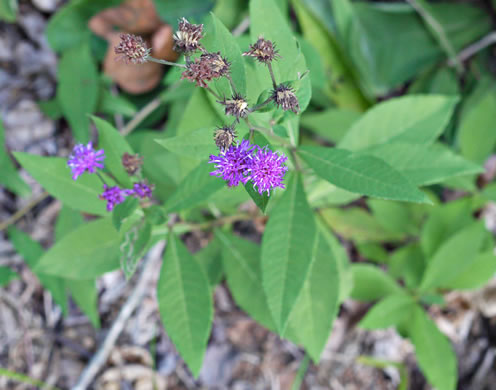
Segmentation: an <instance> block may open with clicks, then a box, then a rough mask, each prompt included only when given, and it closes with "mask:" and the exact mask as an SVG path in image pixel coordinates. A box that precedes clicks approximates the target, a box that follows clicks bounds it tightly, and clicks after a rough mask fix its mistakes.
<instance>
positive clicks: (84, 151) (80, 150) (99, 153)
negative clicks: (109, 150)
mask: <svg viewBox="0 0 496 390" xmlns="http://www.w3.org/2000/svg"><path fill="white" fill-rule="evenodd" d="M104 158H105V155H104V151H103V149H101V150H94V149H93V144H92V143H91V142H89V143H88V145H86V146H85V145H83V144H78V145H76V146H74V149H73V150H72V154H71V155H70V156H69V160H67V165H69V167H70V168H71V170H72V178H73V179H74V180H76V179H77V178H78V176H80V175H82V174H83V173H84V172H85V171H88V172H89V173H95V172H96V169H97V168H100V169H103V164H102V163H101V162H102V161H103V159H104Z"/></svg>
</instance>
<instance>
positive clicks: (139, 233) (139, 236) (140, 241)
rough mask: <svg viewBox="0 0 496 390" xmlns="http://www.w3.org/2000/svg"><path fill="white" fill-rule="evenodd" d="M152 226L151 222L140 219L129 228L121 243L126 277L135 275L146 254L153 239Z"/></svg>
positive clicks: (121, 254)
mask: <svg viewBox="0 0 496 390" xmlns="http://www.w3.org/2000/svg"><path fill="white" fill-rule="evenodd" d="M151 234H152V227H151V225H150V224H148V223H145V222H144V221H143V220H139V221H137V222H136V223H134V224H133V225H132V226H131V228H129V229H128V230H127V231H126V233H124V237H123V239H122V241H121V244H120V245H119V249H120V263H121V268H122V270H123V271H124V275H125V276H126V279H127V280H129V279H130V278H131V276H133V274H134V271H136V268H137V266H138V263H139V261H140V260H141V258H142V257H143V255H144V254H145V251H146V248H147V246H148V244H149V243H150V240H151Z"/></svg>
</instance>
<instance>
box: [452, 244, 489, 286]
mask: <svg viewBox="0 0 496 390" xmlns="http://www.w3.org/2000/svg"><path fill="white" fill-rule="evenodd" d="M495 273H496V255H495V253H494V250H490V251H488V252H484V253H479V254H478V255H477V256H476V257H475V258H474V259H473V261H471V262H470V264H469V265H468V266H467V267H466V268H465V270H464V272H463V273H460V274H459V275H458V276H456V277H455V278H453V279H451V280H449V281H447V282H445V283H444V284H443V286H445V287H448V288H452V289H460V290H461V289H476V288H480V287H483V286H484V284H486V283H487V282H488V280H490V279H492V278H493V277H494V274H495Z"/></svg>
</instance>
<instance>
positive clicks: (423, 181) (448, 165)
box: [365, 142, 484, 186]
mask: <svg viewBox="0 0 496 390" xmlns="http://www.w3.org/2000/svg"><path fill="white" fill-rule="evenodd" d="M365 153H366V154H368V155H372V156H375V157H377V158H380V159H382V160H384V161H385V162H386V163H388V164H389V165H390V166H392V167H394V168H395V169H396V170H397V171H398V172H400V173H402V174H403V175H404V176H405V177H406V178H408V180H409V181H410V182H412V183H413V184H415V185H418V186H424V185H431V184H436V183H440V182H443V181H444V180H446V179H449V178H452V177H457V176H464V175H470V174H476V173H482V172H483V171H484V170H483V168H482V167H481V166H479V165H477V164H474V163H472V162H471V161H468V160H465V159H464V158H463V157H461V156H457V155H456V154H454V153H453V152H452V151H451V150H450V149H448V148H447V147H445V146H443V145H441V144H434V145H421V144H411V143H396V142H394V143H387V144H382V145H378V146H375V147H372V148H370V149H367V150H366V151H365Z"/></svg>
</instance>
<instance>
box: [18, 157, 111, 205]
mask: <svg viewBox="0 0 496 390" xmlns="http://www.w3.org/2000/svg"><path fill="white" fill-rule="evenodd" d="M14 156H15V158H16V159H17V161H19V163H20V164H21V165H22V167H23V168H24V169H25V170H26V171H28V172H29V174H30V175H31V176H33V177H34V178H35V179H36V181H37V182H39V183H40V184H41V185H42V186H43V188H45V190H46V191H47V192H48V193H50V195H53V196H54V197H56V198H57V199H59V200H60V201H62V202H63V203H64V204H66V205H67V206H69V207H71V208H73V209H76V210H80V211H84V212H86V213H89V214H96V215H106V214H107V211H106V209H105V202H104V201H102V200H101V199H99V196H100V194H101V192H102V183H101V181H100V179H98V177H97V176H96V175H91V174H88V173H85V174H83V175H82V176H80V177H78V179H77V180H73V179H72V175H71V170H70V169H69V167H68V166H67V159H65V158H60V157H41V156H35V155H33V154H28V153H21V152H15V153H14Z"/></svg>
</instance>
